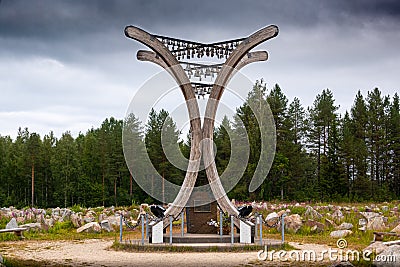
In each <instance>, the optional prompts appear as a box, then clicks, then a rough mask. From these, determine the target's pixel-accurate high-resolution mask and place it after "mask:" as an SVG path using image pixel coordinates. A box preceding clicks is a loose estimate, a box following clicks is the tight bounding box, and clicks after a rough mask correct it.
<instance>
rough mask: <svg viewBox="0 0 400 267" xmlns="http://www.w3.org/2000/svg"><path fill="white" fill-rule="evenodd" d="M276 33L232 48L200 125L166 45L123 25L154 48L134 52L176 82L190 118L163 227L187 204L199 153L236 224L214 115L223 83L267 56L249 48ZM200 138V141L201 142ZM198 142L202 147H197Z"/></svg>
mask: <svg viewBox="0 0 400 267" xmlns="http://www.w3.org/2000/svg"><path fill="white" fill-rule="evenodd" d="M277 34H278V27H276V26H274V25H272V26H268V27H265V28H263V29H261V30H259V31H257V32H255V33H254V34H252V35H250V36H249V37H248V38H246V39H245V40H244V41H243V42H242V43H240V44H239V45H238V46H237V47H236V48H235V50H234V51H233V52H232V53H231V55H230V56H229V57H228V59H227V60H226V62H225V63H224V65H223V67H222V69H221V71H220V72H219V73H218V75H217V78H216V81H215V84H214V86H213V89H212V91H211V94H210V97H209V99H208V102H207V107H206V112H205V118H204V125H203V127H201V121H200V112H199V107H198V104H197V100H196V97H195V94H194V90H193V88H192V86H191V84H190V80H189V78H188V77H187V75H186V73H185V72H184V70H183V68H182V66H181V65H180V64H179V62H178V60H177V59H176V58H175V56H174V55H172V53H171V52H170V51H169V50H168V48H166V47H165V46H164V45H163V44H162V43H161V42H160V41H159V40H158V39H157V38H154V37H153V36H152V35H151V34H149V33H147V32H146V31H143V30H141V29H139V28H138V27H134V26H128V27H126V28H125V35H126V36H127V37H129V38H132V39H135V40H137V41H139V42H141V43H143V44H144V45H146V46H148V47H149V48H150V49H152V50H153V51H154V52H151V51H143V50H141V51H138V53H137V58H138V60H141V61H148V62H152V63H155V64H157V65H159V66H161V67H162V68H164V69H166V70H167V72H168V73H169V74H170V75H171V76H172V77H173V78H174V79H175V81H176V82H177V83H178V84H179V86H180V88H181V91H182V93H183V95H184V97H185V101H186V105H187V109H188V112H189V117H190V127H191V131H192V142H191V150H190V158H189V165H188V170H187V172H186V176H185V179H184V181H183V184H182V187H181V189H180V191H179V193H178V195H177V197H176V198H175V200H174V202H173V203H172V205H171V206H170V207H169V208H168V209H167V210H166V212H165V216H166V217H165V219H164V228H165V227H168V225H169V218H168V217H169V216H172V217H173V218H177V217H178V216H179V215H180V213H181V211H182V209H183V207H184V206H185V205H186V204H187V202H188V200H189V197H190V195H191V193H192V191H193V188H194V185H195V182H196V179H197V173H198V170H199V166H200V158H201V154H203V159H204V163H205V166H206V174H207V178H208V181H209V184H210V187H211V190H212V192H213V194H214V197H215V198H216V200H217V202H218V205H219V206H220V208H221V209H222V210H223V211H224V212H225V213H228V214H229V215H234V216H235V220H234V222H235V225H236V226H237V227H239V219H238V218H237V216H238V214H239V212H238V211H237V209H236V207H235V206H234V205H233V204H232V203H231V202H230V200H229V199H228V197H227V194H226V192H225V190H224V188H223V186H222V184H221V181H220V178H219V175H218V172H217V168H216V165H215V161H214V153H213V142H212V139H213V130H214V122H215V116H216V111H217V108H218V104H219V100H220V98H221V96H222V93H223V91H224V89H225V86H226V85H227V84H228V82H229V80H230V79H231V78H232V77H233V76H234V74H235V73H237V71H239V70H240V69H241V68H243V67H244V66H246V65H248V64H250V63H253V62H257V61H263V60H267V59H268V53H267V52H265V51H257V52H252V53H249V51H250V50H251V49H252V48H253V47H255V46H256V45H258V44H260V43H262V42H264V41H266V40H268V39H271V38H273V37H275V36H276V35H277ZM202 140H203V142H201V141H202ZM201 144H202V147H200V145H201Z"/></svg>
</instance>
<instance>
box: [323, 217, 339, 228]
mask: <svg viewBox="0 0 400 267" xmlns="http://www.w3.org/2000/svg"><path fill="white" fill-rule="evenodd" d="M325 226H326V227H328V228H336V227H337V225H336V224H335V222H334V221H332V220H329V219H328V218H325Z"/></svg>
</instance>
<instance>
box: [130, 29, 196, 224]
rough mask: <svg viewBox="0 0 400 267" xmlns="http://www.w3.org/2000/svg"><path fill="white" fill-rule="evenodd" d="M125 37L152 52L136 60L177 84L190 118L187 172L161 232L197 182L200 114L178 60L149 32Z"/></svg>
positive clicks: (135, 30)
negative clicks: (157, 68)
mask: <svg viewBox="0 0 400 267" xmlns="http://www.w3.org/2000/svg"><path fill="white" fill-rule="evenodd" d="M125 35H126V36H127V37H129V38H132V39H135V40H137V41H139V42H141V43H143V44H144V45H146V46H148V47H149V48H151V49H152V50H153V51H155V53H154V54H150V53H148V52H147V53H146V52H141V51H140V53H138V55H137V57H138V59H141V60H148V61H150V62H153V63H156V64H158V65H160V66H161V67H163V68H166V69H168V72H169V73H170V74H171V76H172V77H173V78H174V79H175V80H176V81H177V83H178V84H179V86H180V88H181V91H182V93H183V95H184V97H185V101H186V104H187V109H188V113H189V117H190V127H191V130H192V146H191V149H190V157H189V165H188V171H187V172H186V175H185V178H184V180H183V183H182V186H181V189H180V191H179V192H178V195H177V197H176V198H175V200H174V202H173V203H172V205H171V206H170V207H169V208H168V209H167V210H166V211H165V219H164V228H166V227H168V225H169V219H168V217H170V216H172V217H173V218H174V219H175V218H177V217H178V216H179V215H180V213H181V211H182V209H183V207H185V205H186V203H187V201H188V200H189V197H190V195H191V193H192V191H193V188H194V185H195V183H196V179H197V173H198V169H199V166H200V157H201V151H200V141H201V139H202V130H201V120H200V111H199V107H198V105H197V102H196V96H195V93H194V90H193V88H192V86H191V84H190V81H189V78H188V77H187V76H186V73H185V71H184V70H183V68H182V66H181V65H180V64H179V62H178V60H177V59H176V58H175V56H173V55H172V53H171V52H170V51H169V50H168V49H167V48H166V47H165V46H164V45H163V44H162V43H161V42H160V41H159V40H158V39H157V38H154V37H152V36H151V35H150V34H149V33H148V32H146V31H144V30H142V29H139V28H137V27H134V26H128V27H126V28H125Z"/></svg>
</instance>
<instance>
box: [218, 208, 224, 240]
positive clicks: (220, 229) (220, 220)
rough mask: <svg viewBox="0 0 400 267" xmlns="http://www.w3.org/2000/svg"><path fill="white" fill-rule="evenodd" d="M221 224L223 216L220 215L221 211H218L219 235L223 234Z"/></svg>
mask: <svg viewBox="0 0 400 267" xmlns="http://www.w3.org/2000/svg"><path fill="white" fill-rule="evenodd" d="M223 224H224V218H223V217H222V211H220V212H219V235H220V236H222V235H223V234H224V232H223Z"/></svg>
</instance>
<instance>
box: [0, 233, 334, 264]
mask: <svg viewBox="0 0 400 267" xmlns="http://www.w3.org/2000/svg"><path fill="white" fill-rule="evenodd" d="M111 245H112V241H109V240H98V239H96V240H84V241H18V242H3V243H0V254H2V255H3V256H5V257H12V258H20V259H25V260H35V261H45V262H50V263H52V264H62V265H67V266H163V267H176V266H207V267H209V266H282V265H285V264H283V263H281V262H276V261H275V262H271V261H269V260H266V261H259V260H258V259H257V252H255V251H254V252H242V253H237V252H234V253H233V252H231V253H229V252H228V253H227V252H217V253H210V252H204V253H194V252H185V253H179V252H174V253H168V252H146V253H144V252H123V251H114V250H111V249H109V248H110V246H111ZM291 245H292V246H294V247H296V248H298V249H314V250H316V251H322V250H324V249H327V248H328V247H326V246H323V245H315V244H307V245H300V244H296V243H291ZM50 265H51V264H50ZM286 265H287V264H286ZM305 265H306V264H304V262H303V263H302V264H301V263H300V264H299V265H298V266H305ZM324 265H327V262H325V264H324ZM313 266H316V265H313Z"/></svg>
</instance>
